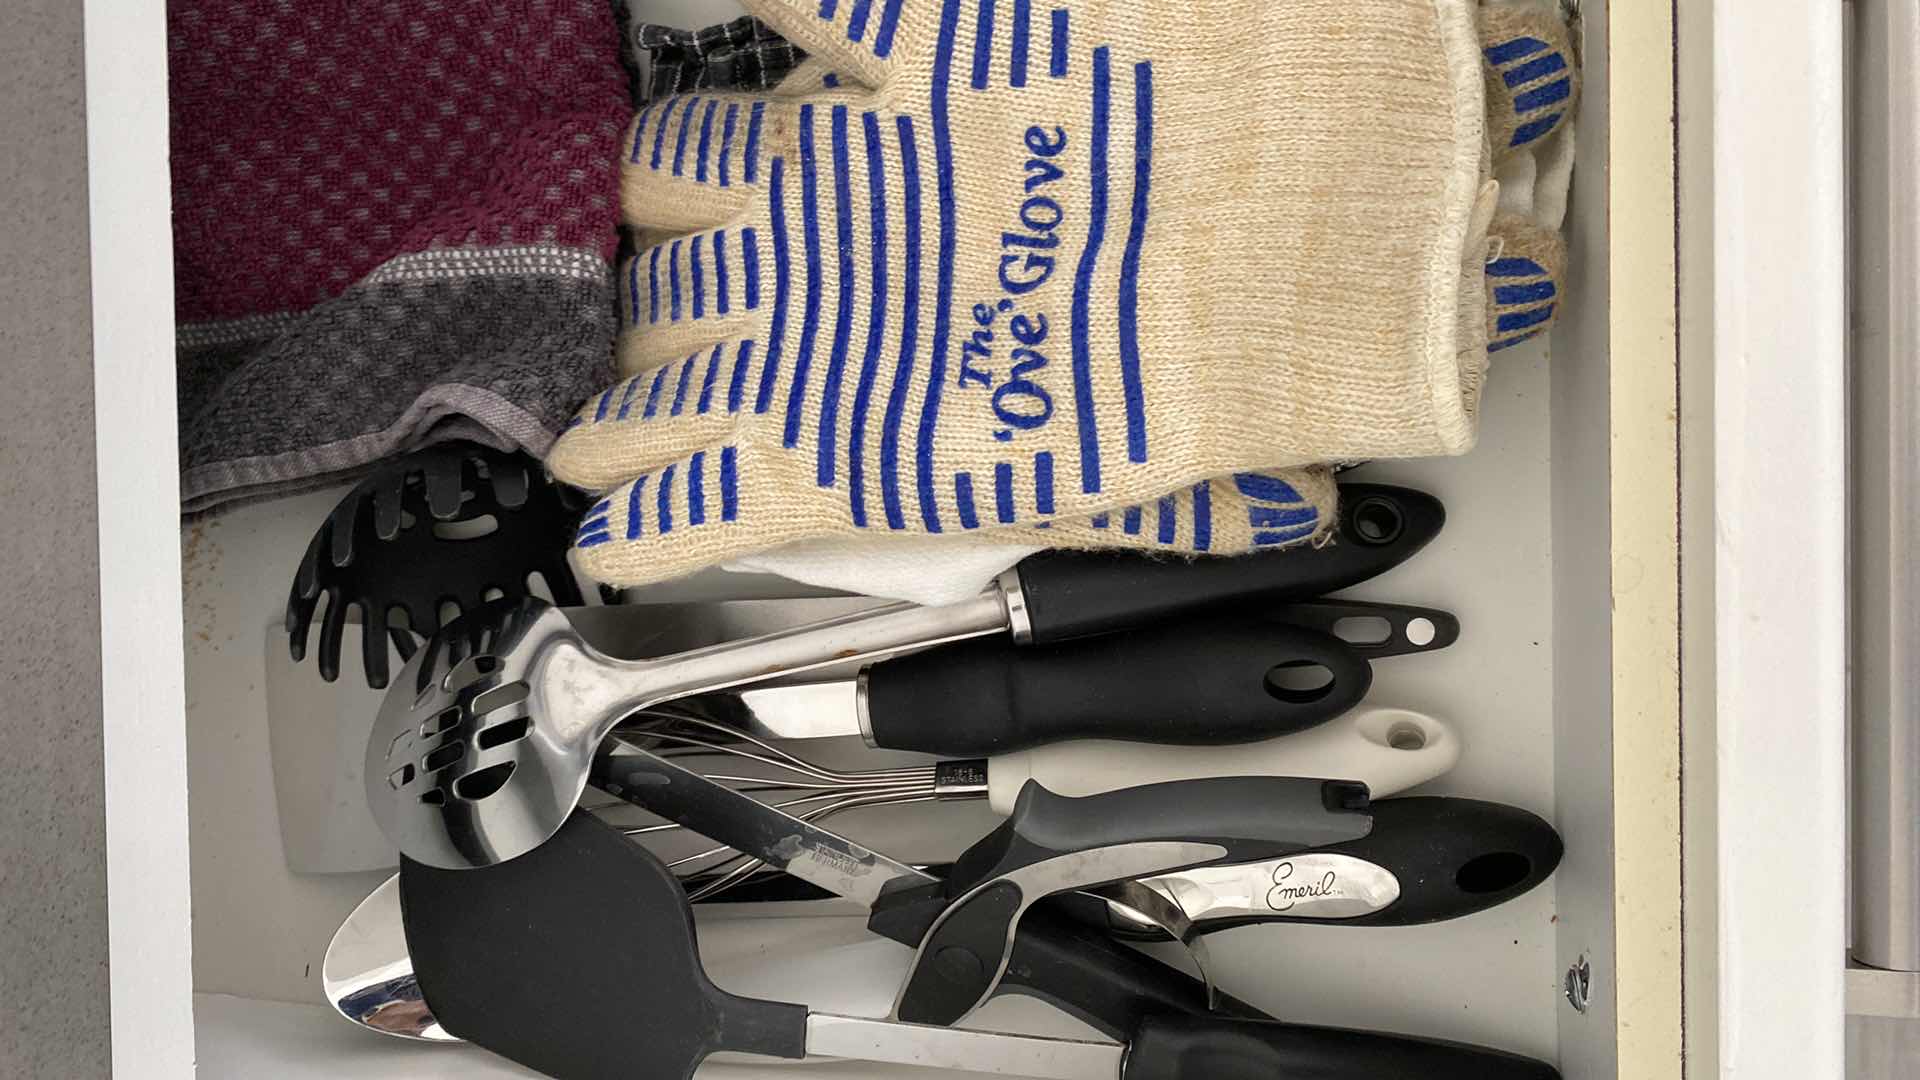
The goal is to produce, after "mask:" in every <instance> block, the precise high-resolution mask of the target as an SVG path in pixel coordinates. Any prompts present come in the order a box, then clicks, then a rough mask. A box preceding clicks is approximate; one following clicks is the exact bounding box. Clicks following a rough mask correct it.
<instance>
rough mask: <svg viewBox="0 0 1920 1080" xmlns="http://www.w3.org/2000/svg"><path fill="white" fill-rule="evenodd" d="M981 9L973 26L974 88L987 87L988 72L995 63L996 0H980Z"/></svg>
mask: <svg viewBox="0 0 1920 1080" xmlns="http://www.w3.org/2000/svg"><path fill="white" fill-rule="evenodd" d="M979 4H980V10H979V14H978V16H977V18H976V19H975V21H974V26H973V88H974V89H975V90H985V89H986V88H987V73H988V70H989V68H990V67H991V66H992V64H993V4H994V0H979Z"/></svg>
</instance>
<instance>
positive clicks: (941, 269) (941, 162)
mask: <svg viewBox="0 0 1920 1080" xmlns="http://www.w3.org/2000/svg"><path fill="white" fill-rule="evenodd" d="M959 22H960V4H959V0H946V3H945V5H944V6H943V7H942V10H941V13H940V39H939V42H938V44H937V46H936V48H935V49H934V54H933V88H932V93H931V95H930V101H931V105H932V111H933V158H934V172H933V175H934V182H935V186H936V188H937V191H938V195H937V198H938V200H939V203H938V209H939V215H940V256H939V258H940V261H939V262H938V263H936V264H935V265H934V273H935V276H936V285H935V295H934V304H933V348H932V351H931V353H930V354H929V355H928V357H927V396H926V398H925V399H924V400H923V401H922V402H921V405H920V431H919V439H918V452H917V454H916V461H915V467H916V472H917V477H916V478H917V479H918V481H919V490H920V523H921V524H922V525H923V526H924V527H925V528H926V530H927V531H928V532H930V533H937V532H939V531H940V510H939V507H937V506H936V505H935V504H934V496H933V434H934V427H935V425H936V424H937V423H938V421H939V419H940V391H941V389H942V387H943V386H944V384H945V383H946V379H947V347H948V345H949V344H950V342H949V336H950V335H951V333H952V326H951V323H950V321H949V315H948V312H949V311H951V309H952V307H953V259H954V248H955V243H956V241H955V229H956V222H955V220H954V212H955V208H954V195H953V131H952V127H951V123H950V117H949V114H948V101H947V97H948V87H949V84H950V83H951V82H952V81H953V49H954V35H955V33H956V31H957V29H958V27H959Z"/></svg>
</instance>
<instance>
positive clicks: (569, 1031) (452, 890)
mask: <svg viewBox="0 0 1920 1080" xmlns="http://www.w3.org/2000/svg"><path fill="white" fill-rule="evenodd" d="M400 874H401V878H400V898H401V911H402V913H403V918H404V921H405V924H406V932H407V949H408V952H409V953H410V954H411V956H412V959H413V965H414V971H415V973H416V974H417V976H418V978H419V983H420V988H421V990H422V991H423V992H424V996H425V999H426V1004H427V1006H428V1007H429V1008H430V1009H431V1010H432V1011H433V1014H434V1016H436V1017H437V1018H438V1019H439V1021H440V1023H441V1025H442V1026H443V1027H444V1028H445V1029H446V1030H447V1031H448V1032H450V1033H452V1034H454V1035H458V1036H460V1037H461V1038H464V1039H467V1040H468V1041H470V1042H474V1043H477V1044H478V1045H480V1046H483V1047H486V1048H487V1049H489V1050H492V1051H493V1052H495V1053H497V1054H500V1055H502V1056H504V1057H508V1058H511V1059H512V1060H514V1061H517V1062H519V1063H520V1064H522V1065H525V1066H528V1067H529V1068H533V1069H538V1070H540V1071H542V1072H545V1073H547V1074H549V1075H551V1076H555V1077H563V1078H566V1080H686V1078H687V1077H690V1076H692V1075H693V1072H694V1070H695V1069H697V1068H698V1067H699V1065H700V1063H701V1062H702V1061H703V1060H705V1059H706V1057H707V1056H708V1055H710V1054H714V1053H717V1052H720V1051H723V1050H731V1051H739V1052H745V1053H755V1054H765V1055H769V1056H773V1057H782V1058H798V1057H802V1056H805V1055H807V1054H809V1053H812V1054H819V1055H824V1056H831V1057H843V1058H855V1059H860V1060H870V1061H884V1062H890V1063H897V1064H917V1065H938V1066H946V1067H949V1068H961V1069H967V1070H970V1071H974V1072H989V1073H1002V1074H1007V1075H1015V1076H1030V1077H1049V1078H1055V1080H1272V1078H1274V1077H1312V1078H1315V1080H1398V1078H1405V1080H1415V1078H1418V1080H1554V1078H1557V1076H1558V1073H1556V1072H1555V1071H1554V1070H1553V1068H1552V1067H1551V1066H1548V1065H1546V1064H1544V1063H1542V1062H1538V1061H1533V1060H1530V1059H1527V1058H1521V1057H1516V1056H1513V1055H1510V1054H1503V1053H1499V1052H1497V1051H1491V1050H1484V1049H1480V1048H1477V1047H1470V1046H1462V1045H1458V1044H1451V1043H1441V1042H1431V1041H1426V1040H1419V1039H1407V1038H1400V1037H1396V1036H1387V1035H1376V1034H1370V1033H1366V1032H1354V1031H1341V1030H1334V1029H1326V1028H1310V1027H1298V1026H1294V1025H1288V1024H1260V1023H1256V1022H1247V1021H1224V1020H1215V1019H1211V1018H1205V1017H1188V1018H1157V1017H1156V1018H1150V1019H1148V1020H1147V1021H1146V1022H1145V1023H1143V1024H1142V1025H1141V1026H1140V1028H1139V1030H1138V1031H1137V1032H1135V1033H1134V1037H1133V1038H1132V1039H1131V1040H1130V1042H1129V1043H1128V1044H1127V1045H1120V1044H1115V1043H1100V1042H1082V1041H1074V1040H1064V1039H1041V1038H1034V1037H1031V1036H1015V1035H1002V1034H997V1033H992V1032H978V1031H957V1030H954V1029H951V1028H933V1027H921V1026H916V1025H911V1024H897V1023H890V1022H888V1021H883V1020H867V1019H863V1018H858V1017H843V1016H834V1015H830V1014H822V1013H812V1012H809V1011H808V1010H807V1008H806V1007H805V1006H803V1005H793V1004H786V1003H782V1002H773V1001H762V1000H756V999H753V998H745V997H740V996H738V995H734V994H729V993H727V992H725V991H723V990H720V989H719V988H717V987H715V986H714V985H713V983H712V982H711V981H710V980H709V979H708V978H707V976H706V972H705V971H704V970H703V969H702V968H701V965H700V957H699V952H698V949H697V946H696V943H695V940H694V933H693V919H692V915H691V913H690V910H689V908H688V907H687V903H686V899H685V896H684V895H683V894H682V893H681V892H680V888H679V885H678V884H677V883H676V881H675V879H674V877H673V875H672V874H671V873H670V872H669V871H668V870H667V869H666V868H665V867H664V866H662V865H661V863H660V861H659V860H658V859H657V858H655V857H654V856H653V855H651V854H650V853H648V852H647V851H645V850H644V849H642V848H640V847H639V846H637V845H635V844H632V843H630V842H628V841H627V840H626V839H625V838H624V837H622V836H621V835H620V833H619V832H618V831H617V830H616V829H614V828H613V827H612V826H609V825H606V824H605V823H603V822H600V821H598V820H597V819H595V818H593V817H591V816H589V815H587V814H584V813H576V814H574V815H573V817H572V818H570V819H569V820H568V821H567V823H566V824H565V825H564V826H562V828H561V830H560V831H559V832H558V833H557V834H555V836H554V837H553V839H552V841H551V842H549V843H547V844H544V845H542V846H541V847H540V848H539V849H537V850H535V851H533V852H530V853H528V854H527V855H525V856H523V857H521V858H519V859H515V860H513V861H511V862H508V863H503V864H500V865H496V866H489V867H485V868H481V869H474V870H437V869H433V868H431V867H427V866H423V865H422V864H419V863H415V862H412V861H403V862H402V865H401V871H400Z"/></svg>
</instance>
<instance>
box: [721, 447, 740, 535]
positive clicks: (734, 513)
mask: <svg viewBox="0 0 1920 1080" xmlns="http://www.w3.org/2000/svg"><path fill="white" fill-rule="evenodd" d="M735 469H736V466H735V462H734V450H733V447H731V446H726V447H722V448H721V449H720V520H721V521H732V520H733V519H734V518H736V517H738V516H739V513H740V483H739V479H738V475H737V473H736V471H735Z"/></svg>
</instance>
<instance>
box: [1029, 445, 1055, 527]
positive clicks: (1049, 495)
mask: <svg viewBox="0 0 1920 1080" xmlns="http://www.w3.org/2000/svg"><path fill="white" fill-rule="evenodd" d="M1033 509H1034V512H1035V513H1038V514H1051V513H1053V451H1051V450H1042V451H1040V452H1039V453H1037V454H1035V455H1033Z"/></svg>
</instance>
